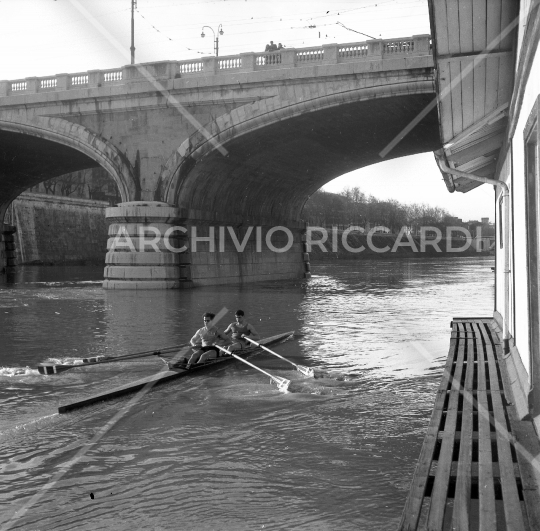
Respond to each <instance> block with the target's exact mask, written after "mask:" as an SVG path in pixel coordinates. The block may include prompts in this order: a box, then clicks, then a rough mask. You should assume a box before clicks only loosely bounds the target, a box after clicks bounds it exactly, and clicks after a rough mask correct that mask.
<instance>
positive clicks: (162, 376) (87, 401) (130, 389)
mask: <svg viewBox="0 0 540 531" xmlns="http://www.w3.org/2000/svg"><path fill="white" fill-rule="evenodd" d="M292 334H294V332H292V331H291V332H286V333H284V334H278V335H276V336H271V337H268V338H265V339H261V340H260V341H259V343H260V344H261V345H273V344H275V343H279V342H280V341H283V340H285V339H286V338H288V337H290V336H291V335H292ZM261 352H262V349H257V348H254V349H253V350H251V351H244V355H243V356H242V357H248V356H251V355H253V354H257V353H261ZM233 361H235V359H234V358H232V357H230V358H229V357H223V358H217V359H215V360H212V361H210V362H208V363H206V364H204V365H200V366H197V365H195V366H193V368H191V369H189V370H185V369H172V370H167V369H165V370H162V371H159V372H157V373H155V374H152V375H150V376H147V377H146V378H141V379H140V380H136V381H134V382H130V383H127V384H125V385H122V386H120V387H115V388H114V389H111V390H109V391H102V392H100V393H97V394H95V395H91V396H88V397H85V398H82V399H80V400H77V401H75V402H71V403H69V404H64V405H61V406H59V407H58V413H67V412H68V411H72V410H74V409H79V408H81V407H85V406H89V405H91V404H95V403H97V402H102V401H103V400H109V399H111V398H116V397H119V396H123V395H126V394H130V393H134V392H136V391H140V390H141V389H144V388H149V389H150V388H152V387H154V386H156V385H160V384H163V383H166V382H169V381H171V380H174V379H176V378H182V377H184V376H189V375H192V374H196V373H200V372H206V371H208V370H210V369H213V368H214V367H215V366H216V365H222V364H223V363H230V362H233Z"/></svg>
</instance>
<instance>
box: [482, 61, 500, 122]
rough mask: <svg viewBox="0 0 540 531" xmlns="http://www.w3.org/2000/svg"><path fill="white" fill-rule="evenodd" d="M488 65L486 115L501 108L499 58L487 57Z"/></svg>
mask: <svg viewBox="0 0 540 531" xmlns="http://www.w3.org/2000/svg"><path fill="white" fill-rule="evenodd" d="M485 63H486V87H487V92H486V101H485V111H486V114H488V113H490V112H492V111H494V110H495V109H497V108H498V107H499V105H498V102H499V57H487V58H486V60H485Z"/></svg>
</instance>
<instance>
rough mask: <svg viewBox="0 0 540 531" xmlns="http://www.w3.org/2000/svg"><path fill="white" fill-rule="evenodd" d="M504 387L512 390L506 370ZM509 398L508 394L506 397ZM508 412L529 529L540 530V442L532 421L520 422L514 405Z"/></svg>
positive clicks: (498, 351) (499, 358) (499, 351)
mask: <svg viewBox="0 0 540 531" xmlns="http://www.w3.org/2000/svg"><path fill="white" fill-rule="evenodd" d="M495 353H496V355H497V359H498V360H499V363H501V360H502V356H501V350H500V349H499V348H497V349H495ZM501 373H502V377H503V387H504V389H505V390H507V389H510V388H511V387H510V380H509V375H508V373H507V371H506V370H504V371H501ZM506 396H507V397H508V394H507V395H506ZM507 402H508V400H507ZM506 411H507V412H508V417H509V419H510V425H511V428H512V433H513V434H514V436H515V439H516V454H517V460H518V462H517V464H518V468H519V473H518V474H516V475H519V476H520V477H521V484H522V488H523V499H524V501H525V508H526V512H527V521H528V524H529V529H531V530H536V529H540V492H539V481H540V468H539V467H540V440H539V439H538V436H537V434H536V431H535V429H534V426H533V423H532V422H531V421H530V420H524V421H522V420H520V419H519V417H518V414H517V410H516V407H515V406H514V404H510V403H507V405H506Z"/></svg>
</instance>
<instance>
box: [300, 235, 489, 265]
mask: <svg viewBox="0 0 540 531" xmlns="http://www.w3.org/2000/svg"><path fill="white" fill-rule="evenodd" d="M342 234H343V233H342V231H339V232H338V233H337V237H336V238H333V237H332V235H330V236H329V238H328V240H327V241H326V242H324V243H322V242H321V243H317V239H320V236H319V235H318V234H317V233H315V234H314V236H313V239H312V240H311V249H309V247H308V248H307V249H306V250H307V252H308V253H309V259H310V262H322V261H328V260H369V259H390V260H391V259H394V258H441V257H451V256H489V255H490V254H492V252H491V251H478V250H477V249H478V245H477V242H476V241H475V240H474V239H473V238H445V237H443V238H441V239H440V241H436V240H424V241H423V242H422V240H421V239H420V238H419V237H418V236H411V235H410V236H406V235H403V236H402V237H401V239H400V240H399V241H398V237H397V235H396V234H374V235H372V236H371V237H368V236H367V235H366V234H359V233H350V234H348V235H347V238H346V239H345V240H343V238H342Z"/></svg>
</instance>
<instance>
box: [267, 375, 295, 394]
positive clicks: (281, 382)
mask: <svg viewBox="0 0 540 531" xmlns="http://www.w3.org/2000/svg"><path fill="white" fill-rule="evenodd" d="M270 383H271V384H275V385H276V387H277V388H278V391H280V392H282V393H286V392H287V390H288V389H289V385H291V381H290V380H287V378H281V376H272V378H271V379H270Z"/></svg>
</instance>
